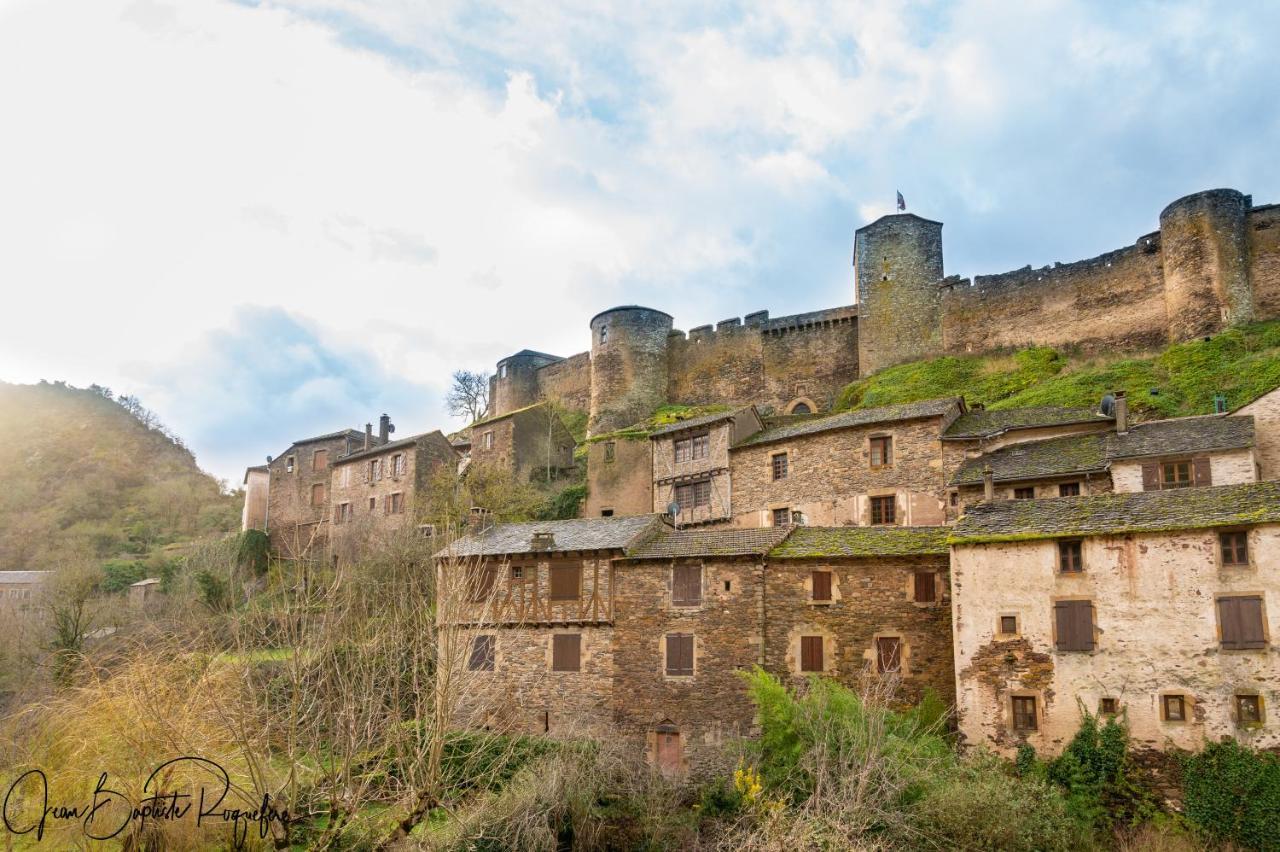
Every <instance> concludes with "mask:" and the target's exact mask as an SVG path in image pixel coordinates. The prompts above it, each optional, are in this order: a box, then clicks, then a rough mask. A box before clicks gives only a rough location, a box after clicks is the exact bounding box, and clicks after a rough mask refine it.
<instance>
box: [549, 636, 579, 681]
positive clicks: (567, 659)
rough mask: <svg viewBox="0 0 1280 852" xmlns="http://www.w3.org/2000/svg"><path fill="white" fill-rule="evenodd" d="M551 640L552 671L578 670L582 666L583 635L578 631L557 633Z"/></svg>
mask: <svg viewBox="0 0 1280 852" xmlns="http://www.w3.org/2000/svg"><path fill="white" fill-rule="evenodd" d="M551 640H552V642H551V669H552V671H557V672H576V671H578V670H579V669H580V668H581V667H582V636H581V635H580V634H577V633H557V634H556V635H555V636H552V637H551Z"/></svg>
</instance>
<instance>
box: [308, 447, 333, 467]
mask: <svg viewBox="0 0 1280 852" xmlns="http://www.w3.org/2000/svg"><path fill="white" fill-rule="evenodd" d="M328 466H329V450H328V448H325V447H321V448H320V449H318V450H312V451H311V472H312V473H319V472H320V471H322V470H324V469H325V468H327V467H328Z"/></svg>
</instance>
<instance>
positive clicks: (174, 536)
mask: <svg viewBox="0 0 1280 852" xmlns="http://www.w3.org/2000/svg"><path fill="white" fill-rule="evenodd" d="M0 432H3V434H4V436H5V440H4V441H3V442H2V443H0V481H3V482H4V488H3V489H0V570H14V569H43V568H49V567H52V565H53V564H55V563H56V562H58V561H59V560H61V559H70V558H78V557H88V558H92V559H101V558H108V557H115V556H120V555H126V554H137V555H141V554H145V553H147V552H149V551H150V550H152V549H153V548H156V547H160V546H163V545H165V544H168V543H170V542H173V541H178V540H181V539H184V538H190V537H192V536H195V535H197V534H200V533H203V532H210V531H216V530H227V529H234V528H235V526H236V525H237V524H238V522H239V517H238V515H239V500H238V498H237V497H235V496H233V495H227V494H223V493H222V491H221V488H220V486H219V483H218V482H217V481H216V480H215V479H214V478H213V477H211V476H209V475H208V474H206V473H204V472H203V471H201V470H200V469H199V468H198V467H197V466H196V461H195V457H194V456H193V455H192V454H191V452H190V451H189V450H188V449H187V448H186V447H184V446H182V444H181V442H180V441H179V440H178V439H177V438H175V437H173V436H172V435H170V434H169V433H168V432H167V431H166V430H165V429H164V427H163V426H161V425H160V424H159V422H158V420H157V419H156V418H155V415H153V414H151V413H150V412H148V411H147V410H146V409H144V408H142V407H141V405H140V404H139V403H138V402H137V400H136V399H133V398H131V397H121V398H120V399H118V400H117V399H115V398H114V397H112V396H111V394H110V391H107V390H106V389H103V388H97V387H94V388H84V389H81V388H75V387H71V386H69V385H66V384H64V383H61V382H56V383H52V384H50V383H45V382H42V383H40V384H38V385H10V384H5V383H0Z"/></svg>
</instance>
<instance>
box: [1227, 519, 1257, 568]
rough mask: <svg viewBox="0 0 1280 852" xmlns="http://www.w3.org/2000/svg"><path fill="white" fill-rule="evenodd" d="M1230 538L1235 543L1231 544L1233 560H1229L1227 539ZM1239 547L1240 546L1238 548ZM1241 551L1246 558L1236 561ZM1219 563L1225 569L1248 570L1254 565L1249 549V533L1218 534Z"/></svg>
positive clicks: (1230, 532) (1242, 531) (1230, 531)
mask: <svg viewBox="0 0 1280 852" xmlns="http://www.w3.org/2000/svg"><path fill="white" fill-rule="evenodd" d="M1228 536H1230V537H1231V538H1232V539H1234V541H1233V542H1232V544H1231V554H1232V559H1231V560H1230V561H1228V559H1227V541H1226V539H1227V537H1228ZM1237 545H1239V546H1237ZM1241 551H1243V554H1244V558H1243V559H1236V558H1235V557H1237V556H1239V555H1240V553H1241ZM1218 563H1219V564H1220V565H1221V566H1222V567H1223V568H1248V567H1250V566H1251V565H1252V564H1253V560H1252V553H1251V552H1250V548H1249V531H1248V530H1247V529H1246V530H1220V531H1219V532H1218Z"/></svg>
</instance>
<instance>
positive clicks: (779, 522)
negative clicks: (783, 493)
mask: <svg viewBox="0 0 1280 852" xmlns="http://www.w3.org/2000/svg"><path fill="white" fill-rule="evenodd" d="M790 523H791V510H790V509H789V508H784V509H774V510H773V525H774V526H775V527H785V526H787V525H788V524H790Z"/></svg>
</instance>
